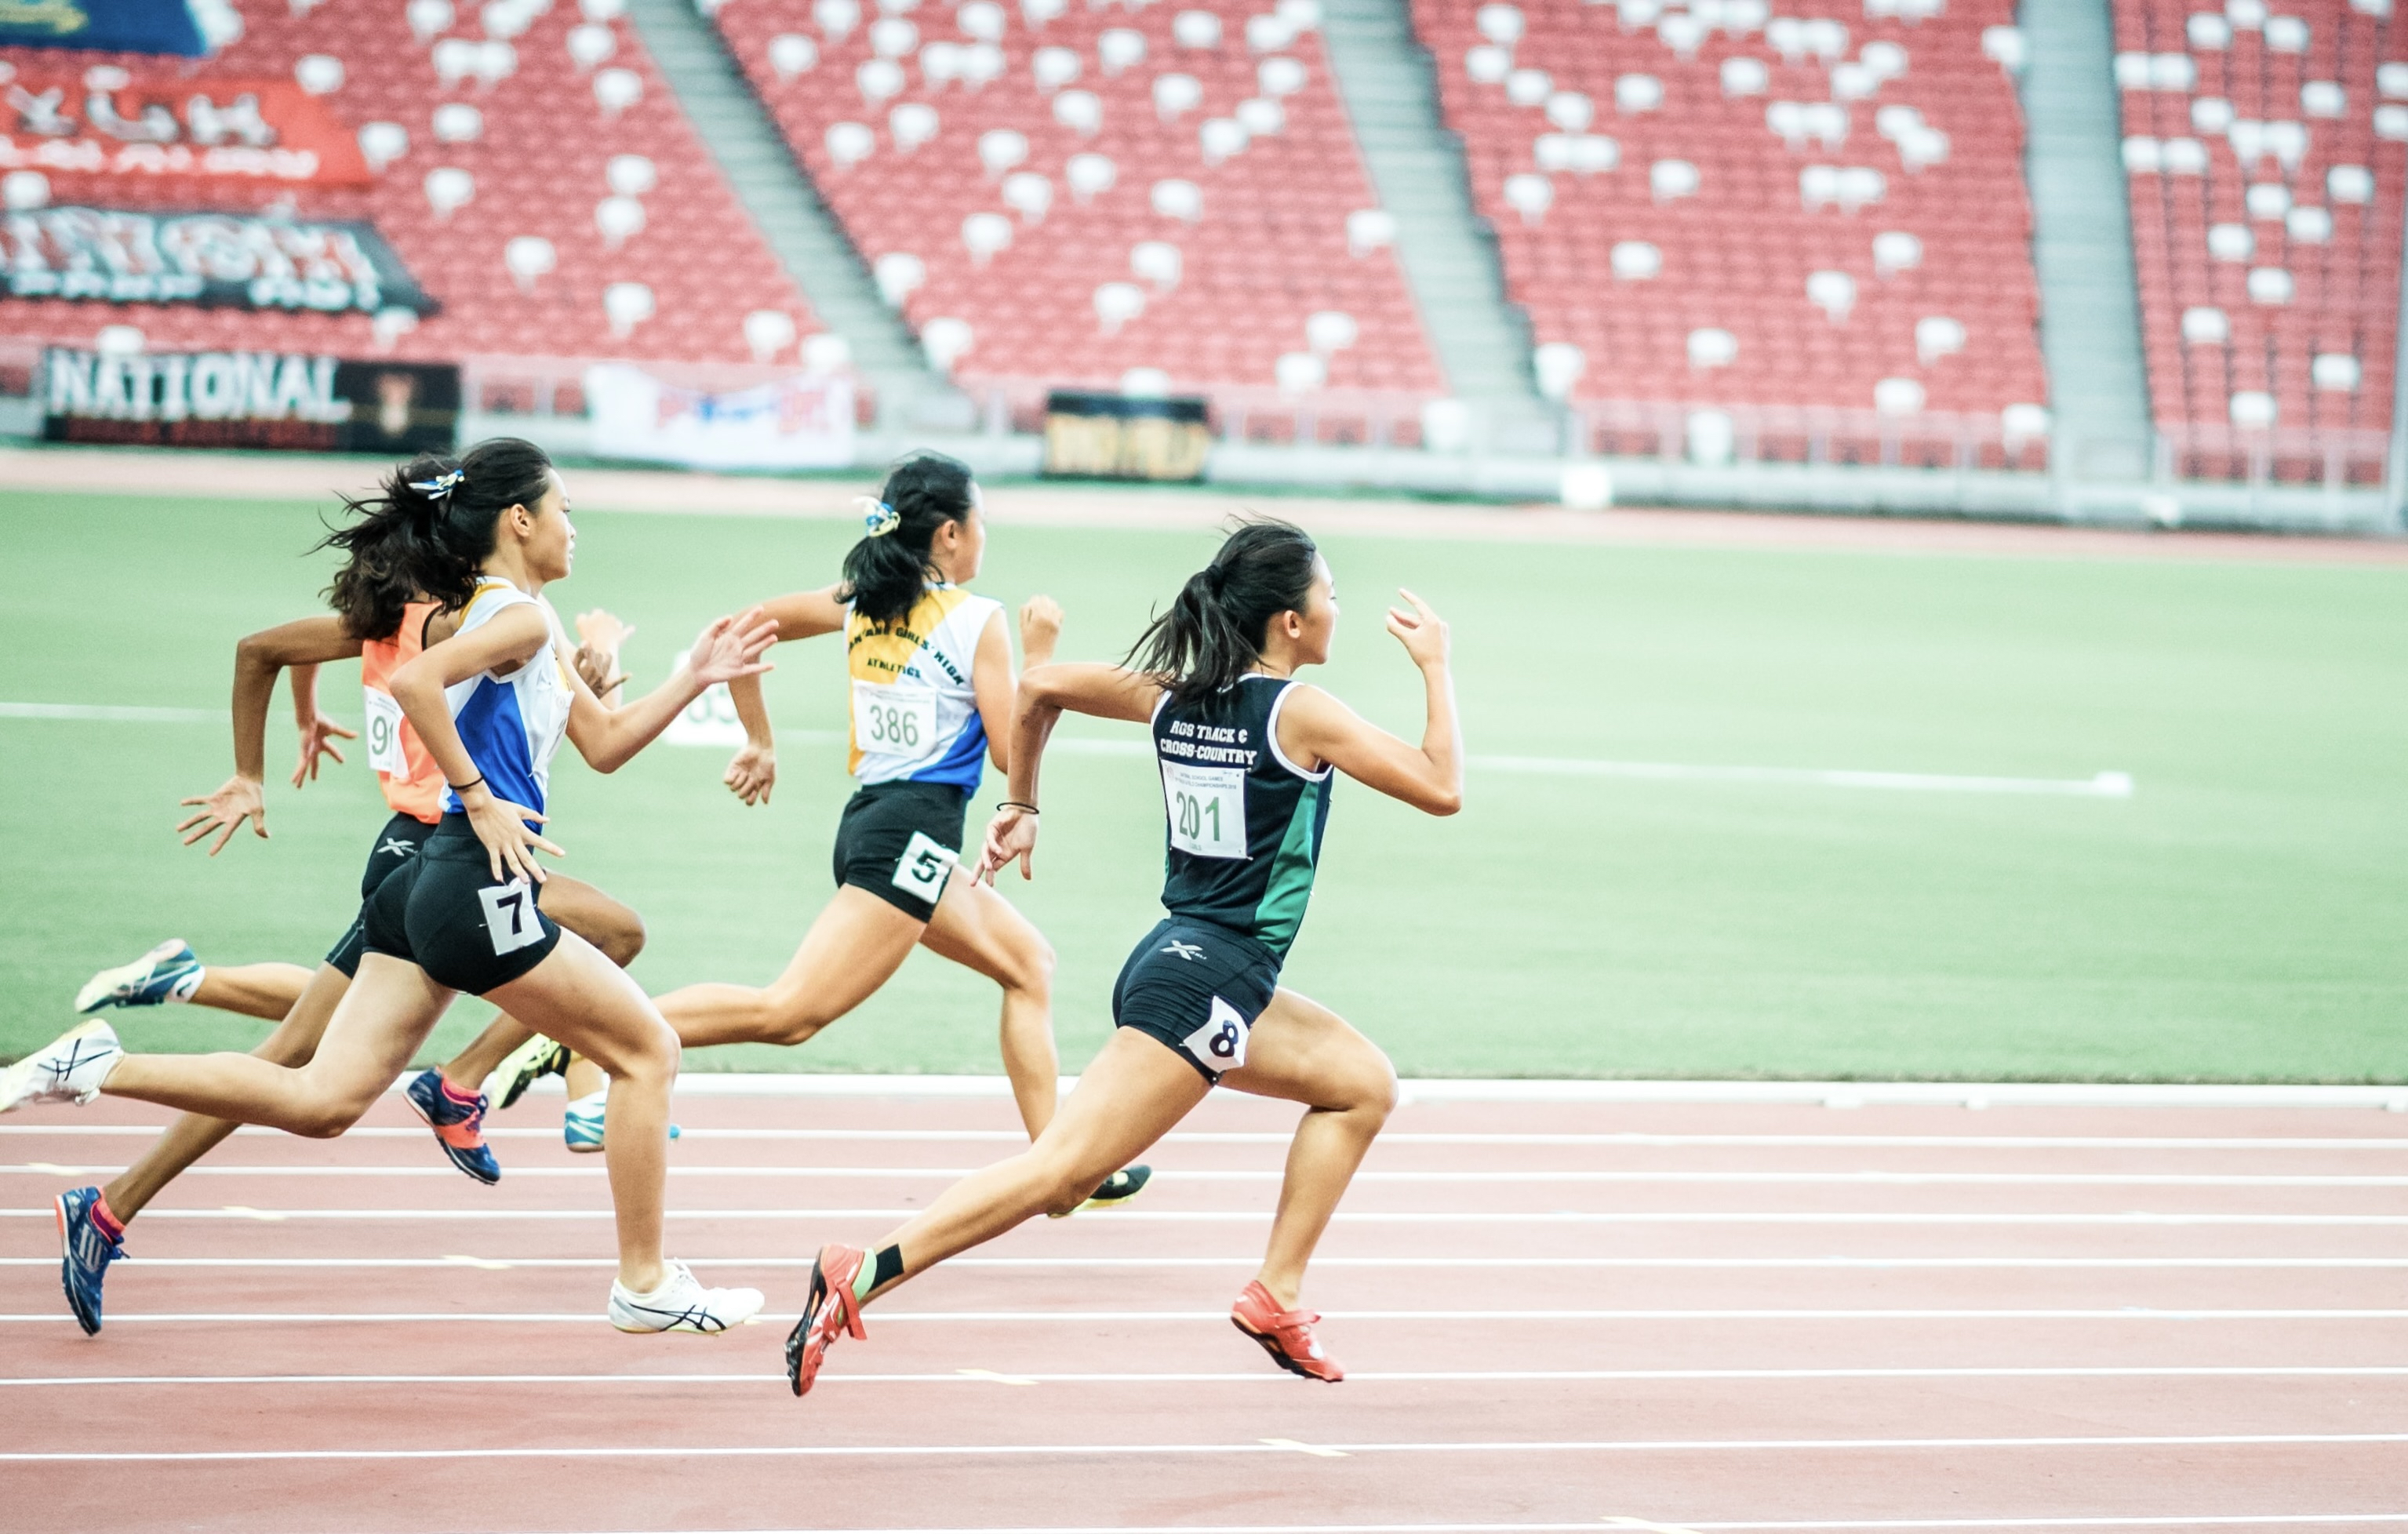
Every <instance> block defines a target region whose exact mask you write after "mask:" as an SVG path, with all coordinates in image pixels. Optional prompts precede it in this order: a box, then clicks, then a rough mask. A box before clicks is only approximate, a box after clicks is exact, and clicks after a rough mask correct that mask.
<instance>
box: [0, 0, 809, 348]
mask: <svg viewBox="0 0 2408 1534" xmlns="http://www.w3.org/2000/svg"><path fill="white" fill-rule="evenodd" d="M619 10H620V6H619V4H618V0H584V3H583V4H582V6H580V5H579V4H578V3H577V0H559V3H558V4H553V3H552V0H497V3H492V4H486V5H483V6H481V7H480V6H478V5H475V4H472V3H470V0H459V3H458V4H457V5H456V7H455V5H453V4H452V3H451V0H409V4H407V5H403V4H400V3H398V0H316V3H314V4H308V3H305V0H290V4H288V3H287V0H275V3H273V4H269V3H265V0H254V3H252V4H250V5H247V6H245V7H243V9H242V13H241V14H242V17H243V21H244V29H243V32H242V35H241V36H240V37H239V38H238V39H236V40H235V41H234V42H232V43H231V44H230V45H229V46H227V47H226V48H225V49H224V50H223V51H222V53H220V54H219V55H217V56H216V57H214V58H212V59H210V60H209V61H208V63H206V64H203V65H193V66H187V65H184V63H183V62H182V61H168V60H160V59H146V58H138V57H134V56H116V55H106V54H93V53H72V52H63V53H43V54H41V55H39V62H40V64H41V65H42V66H43V67H44V68H46V69H77V70H80V69H84V68H88V67H91V66H93V65H102V66H107V65H118V66H122V67H123V68H125V69H127V70H129V71H133V72H136V73H139V74H143V75H146V76H147V75H154V74H156V73H157V72H159V71H161V70H188V75H187V78H190V79H193V80H194V81H196V82H197V81H206V80H209V79H300V80H301V81H302V83H303V85H304V88H305V89H308V88H310V87H311V86H312V85H315V86H318V87H321V88H322V90H321V93H322V99H323V100H324V101H325V103H326V104H327V105H328V106H329V107H330V108H332V110H333V112H334V113H335V115H336V116H337V119H339V120H340V122H342V123H343V124H344V126H345V128H346V130H347V131H351V132H354V133H356V134H358V135H359V137H360V141H361V144H362V148H363V151H365V152H366V155H367V157H368V159H369V161H370V163H371V165H376V164H378V163H380V162H381V163H382V169H381V171H380V174H379V175H378V177H377V179H376V183H375V185H374V186H373V187H370V188H367V189H366V190H344V189H339V188H328V189H322V190H305V191H302V192H300V193H299V194H297V195H295V194H291V193H287V192H284V191H282V190H279V189H278V188H274V187H251V186H246V185H233V186H231V187H229V186H227V185H225V184H224V183H222V182H221V183H213V184H212V185H211V187H210V190H209V194H208V201H209V203H210V204H211V205H213V206H217V207H221V208H254V207H264V206H268V205H270V204H271V203H272V202H274V201H276V200H278V199H289V201H287V202H286V203H285V206H289V207H291V208H293V210H294V213H295V215H296V216H299V217H302V218H310V217H320V218H349V219H366V220H369V221H372V222H374V224H375V226H376V228H377V230H378V231H379V232H380V234H381V235H383V237H385V238H386V240H388V241H389V242H390V243H391V244H392V246H393V247H394V251H396V252H397V253H398V254H399V256H400V258H401V260H402V262H403V264H404V265H407V266H408V267H409V271H410V273H411V275H412V276H414V277H415V278H416V279H417V280H418V282H419V284H420V285H421V286H422V287H423V289H424V290H425V291H426V292H427V293H429V294H432V295H434V296H435V297H436V298H437V300H438V301H439V303H440V305H441V308H440V311H439V312H437V313H436V314H433V315H430V316H428V317H426V318H425V319H424V320H423V322H421V323H417V324H416V326H415V328H409V329H405V328H403V326H404V325H406V324H407V323H408V322H407V318H406V317H403V316H388V317H387V318H385V319H384V320H382V321H381V322H380V321H379V320H377V319H375V318H372V317H370V316H368V315H366V314H359V313H353V314H348V315H339V316H336V315H325V314H317V313H307V312H303V313H286V312H277V311H266V312H263V311H258V310H252V309H246V308H193V307H181V306H168V305H101V304H93V303H68V302H62V301H56V300H40V301H28V300H22V299H10V300H0V314H5V317H6V328H7V330H8V331H9V332H11V333H12V334H16V335H34V336H38V337H42V338H44V339H47V340H53V341H57V342H61V343H73V344H79V345H89V344H91V342H92V340H93V336H94V333H95V331H96V330H97V328H98V327H100V326H101V325H104V324H108V323H120V324H130V325H132V326H135V327H137V328H138V329H139V330H140V331H141V332H142V333H143V337H144V338H145V339H146V340H147V343H148V344H149V346H150V348H151V349H153V350H162V351H165V350H179V349H216V348H265V349H278V350H288V351H326V352H334V353H337V354H342V355H350V356H380V355H391V356H396V357H401V358H419V359H426V360H462V359H472V358H477V357H497V356H499V357H539V358H564V359H575V358H581V357H619V358H629V359H635V360H639V361H665V362H689V363H709V364H738V363H744V364H753V363H759V362H767V361H769V360H771V358H772V356H773V355H774V356H776V357H777V358H778V359H779V360H782V361H783V362H785V363H786V364H788V365H790V366H791V365H792V364H793V363H794V362H795V360H796V357H797V356H798V355H799V354H800V353H799V351H798V344H797V343H798V342H801V341H803V340H805V339H806V338H808V337H809V336H810V334H811V333H812V332H814V331H816V330H817V329H818V328H819V326H818V325H817V324H816V323H814V321H813V319H812V317H811V312H810V308H809V306H808V304H807V303H806V301H805V300H804V298H803V296H802V294H800V293H799V292H798V291H796V287H795V285H794V283H793V282H792V281H791V280H788V278H787V277H786V276H785V274H784V272H783V271H782V270H781V267H780V266H779V265H778V263H777V261H776V258H775V257H774V256H773V255H772V254H771V252H770V251H769V250H768V247H767V245H766V244H765V243H764V242H763V240H762V238H761V236H760V234H759V232H758V231H757V230H756V229H755V228H754V226H753V223H752V222H751V221H750V219H749V217H748V216H747V215H746V213H745V212H744V210H743V208H741V206H740V205H739V204H738V201H737V199H736V197H735V195H734V194H733V193H732V192H731V191H730V190H729V188H728V187H727V185H726V183H725V181H724V179H722V178H721V176H720V174H719V172H718V169H717V167H716V166H715V165H713V164H712V163H711V161H710V158H709V156H708V154H707V153H706V151H704V149H703V147H702V145H701V143H700V141H699V140H698V139H697V138H696V137H695V133H694V130H693V128H692V127H691V125H690V124H689V123H688V122H686V120H685V117H684V114H683V112H682V110H681V108H679V106H678V104H677V102H676V100H675V99H674V98H673V97H672V96H671V95H670V94H669V92H668V90H667V87H666V86H665V85H664V84H663V83H662V80H661V79H660V77H659V75H658V74H657V72H656V71H655V69H654V67H653V65H652V61H651V59H650V58H649V56H648V55H647V54H646V53H645V51H644V49H643V46H642V44H641V42H640V41H639V40H638V36H637V35H636V33H635V31H634V29H633V27H632V26H631V25H630V24H629V23H628V22H626V21H625V20H624V18H622V17H621V16H620V15H619ZM18 57H19V58H21V59H22V58H26V57H27V55H25V54H22V53H21V54H19V55H18ZM326 61H333V64H332V65H329V64H328V63H327V62H326ZM480 71H481V73H480ZM337 81H338V82H339V83H335V82H337ZM48 179H49V188H48V194H49V198H50V201H51V202H52V203H54V204H75V203H92V204H96V205H99V206H115V207H141V206H145V205H146V204H148V205H150V206H165V207H174V208H191V207H193V206H194V195H193V192H192V191H191V190H189V189H188V188H185V187H178V186H173V185H159V186H155V187H151V188H149V189H145V188H142V187H139V186H134V187H129V186H127V185H126V183H127V182H128V181H130V180H133V178H130V177H114V176H100V175H93V174H75V173H66V172H51V173H50V175H49V178H48ZM772 343H774V344H772ZM566 377H570V378H573V377H574V369H573V368H571V369H569V370H568V372H567V373H566Z"/></svg>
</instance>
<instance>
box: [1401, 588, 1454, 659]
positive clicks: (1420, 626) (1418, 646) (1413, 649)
mask: <svg viewBox="0 0 2408 1534" xmlns="http://www.w3.org/2000/svg"><path fill="white" fill-rule="evenodd" d="M1397 595H1399V596H1401V597H1403V598H1404V599H1405V600H1406V601H1407V602H1409V603H1411V604H1412V610H1411V611H1407V610H1406V609H1403V608H1397V607H1392V608H1390V609H1388V632H1389V633H1391V634H1393V635H1395V636H1396V637H1397V642H1398V643H1399V644H1401V645H1403V646H1404V647H1405V653H1406V654H1408V655H1411V656H1412V658H1413V664H1414V665H1415V666H1423V667H1428V666H1444V665H1445V664H1446V660H1447V632H1446V620H1444V619H1442V618H1441V617H1440V616H1439V615H1438V614H1437V613H1436V612H1434V611H1432V610H1431V609H1430V605H1429V604H1428V603H1427V602H1425V601H1423V600H1422V599H1421V598H1420V597H1418V596H1415V595H1413V594H1412V592H1409V591H1407V590H1405V589H1404V588H1403V587H1402V586H1399V587H1398V588H1397Z"/></svg>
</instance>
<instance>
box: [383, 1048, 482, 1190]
mask: <svg viewBox="0 0 2408 1534" xmlns="http://www.w3.org/2000/svg"><path fill="white" fill-rule="evenodd" d="M402 1096H403V1097H408V1098H409V1106H410V1107H412V1108H414V1109H416V1110H418V1116H419V1117H420V1118H423V1119H424V1120H425V1121H426V1126H427V1127H428V1128H429V1129H432V1130H434V1131H435V1138H436V1139H437V1140H441V1141H442V1142H443V1154H445V1155H448V1156H450V1157H451V1158H452V1165H453V1166H455V1167H457V1168H460V1169H461V1170H462V1171H464V1172H466V1173H467V1174H468V1175H469V1176H471V1177H473V1178H475V1179H476V1180H477V1181H478V1182H480V1183H485V1184H486V1185H487V1186H489V1187H490V1186H491V1185H493V1184H494V1183H498V1182H500V1181H501V1180H502V1164H501V1163H500V1162H498V1161H496V1160H495V1159H494V1151H493V1147H491V1146H489V1145H487V1144H486V1143H485V1095H484V1094H483V1093H481V1092H480V1093H478V1094H477V1100H476V1101H475V1102H473V1103H462V1102H459V1101H457V1100H456V1099H454V1098H453V1097H452V1094H450V1093H449V1092H446V1091H444V1090H443V1072H441V1071H439V1070H422V1071H420V1072H419V1073H418V1074H417V1075H415V1076H412V1077H411V1078H410V1079H409V1086H407V1087H405V1088H403V1090H402Z"/></svg>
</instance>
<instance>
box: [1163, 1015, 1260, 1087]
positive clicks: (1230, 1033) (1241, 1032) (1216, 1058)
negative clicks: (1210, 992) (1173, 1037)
mask: <svg viewBox="0 0 2408 1534" xmlns="http://www.w3.org/2000/svg"><path fill="white" fill-rule="evenodd" d="M1253 1031H1254V1030H1253V1029H1252V1028H1250V1027H1248V1026H1247V1025H1246V1020H1245V1019H1244V1018H1242V1017H1240V1016H1239V1015H1238V1009H1237V1008H1235V1007H1232V1006H1230V1005H1229V1004H1228V1003H1227V1002H1226V1001H1224V1000H1222V999H1221V998H1220V997H1219V996H1214V997H1213V998H1212V1011H1211V1015H1210V1016H1208V1017H1207V1018H1205V1020H1204V1025H1203V1026H1202V1027H1200V1028H1198V1029H1197V1030H1196V1031H1195V1032H1194V1033H1191V1034H1189V1035H1188V1036H1187V1037H1186V1038H1184V1039H1181V1040H1180V1043H1181V1044H1182V1045H1183V1046H1184V1047H1185V1049H1186V1051H1187V1053H1188V1054H1192V1055H1194V1056H1196V1058H1197V1061H1198V1062H1200V1063H1201V1064H1202V1065H1203V1067H1204V1068H1205V1069H1207V1070H1209V1071H1211V1073H1212V1074H1213V1075H1215V1076H1218V1075H1220V1074H1221V1072H1223V1071H1225V1070H1235V1069H1237V1068H1239V1067H1240V1066H1242V1065H1244V1064H1245V1063H1246V1039H1247V1037H1248V1036H1249V1035H1250V1034H1251V1033H1252V1032H1253Z"/></svg>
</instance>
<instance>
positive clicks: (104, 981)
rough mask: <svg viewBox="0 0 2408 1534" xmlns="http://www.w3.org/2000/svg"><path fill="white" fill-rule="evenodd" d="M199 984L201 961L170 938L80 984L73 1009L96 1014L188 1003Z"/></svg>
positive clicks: (188, 946) (187, 947)
mask: <svg viewBox="0 0 2408 1534" xmlns="http://www.w3.org/2000/svg"><path fill="white" fill-rule="evenodd" d="M200 982H201V961H200V960H199V959H198V958H197V957H195V956H194V955H193V949H192V945H191V944H189V943H187V942H185V941H184V939H181V938H170V939H167V940H166V941H165V942H164V943H161V944H160V945H159V946H158V947H156V948H154V949H152V950H150V953H145V954H143V955H142V956H141V957H140V958H138V959H136V960H135V961H134V962H133V963H132V964H121V965H119V966H117V967H116V968H112V969H104V970H102V971H101V972H100V973H99V974H96V975H94V976H93V977H92V979H90V980H88V981H85V982H83V989H82V990H80V991H78V992H77V993H76V999H75V1010H76V1011H79V1012H96V1011H100V1010H101V1009H102V1008H103V1007H156V1006H157V1005H159V1003H161V1002H163V1001H188V1000H190V999H191V998H192V995H193V988H194V987H196V986H198V985H199V984H200Z"/></svg>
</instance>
